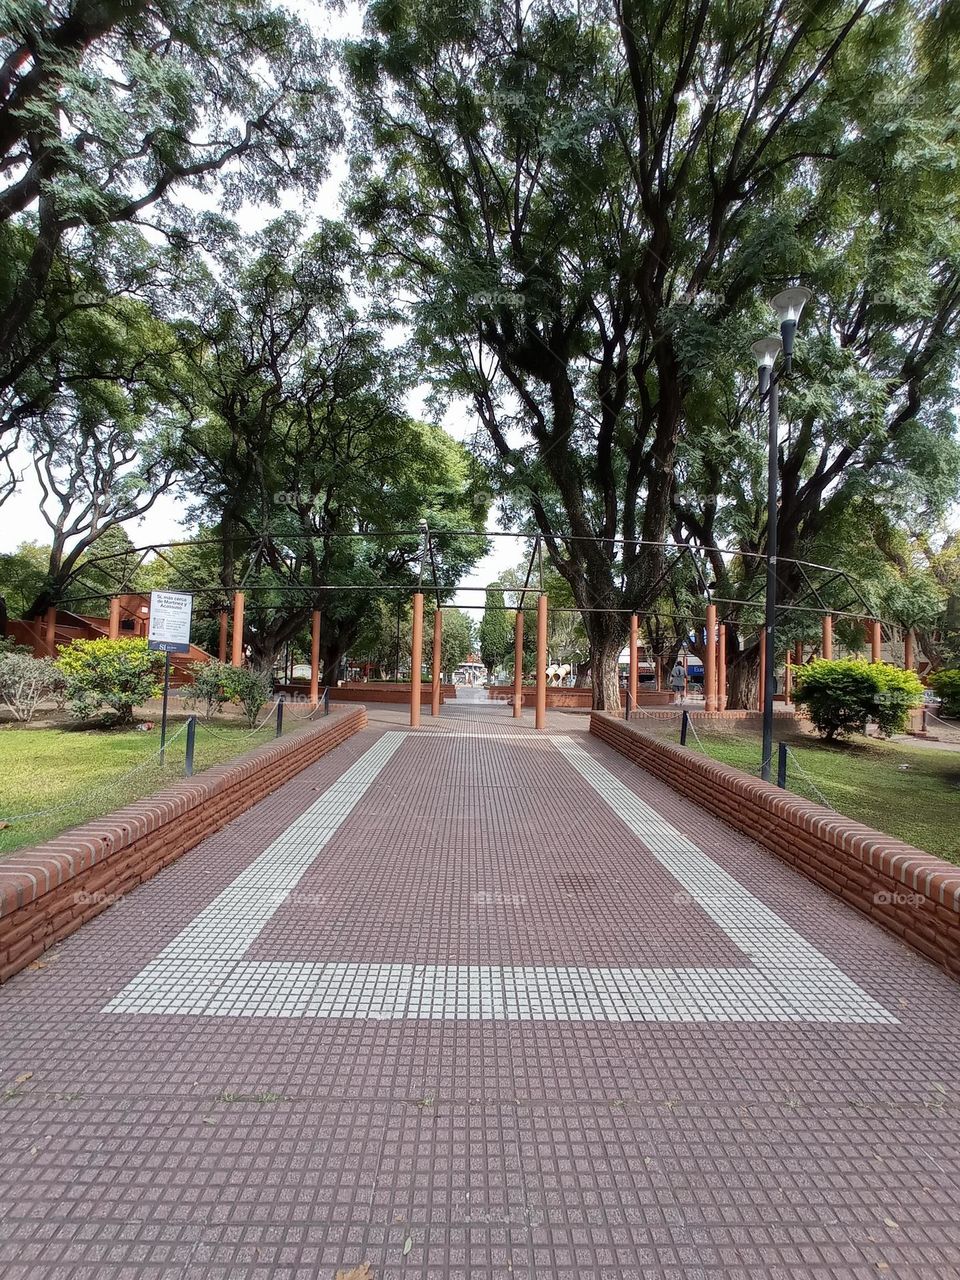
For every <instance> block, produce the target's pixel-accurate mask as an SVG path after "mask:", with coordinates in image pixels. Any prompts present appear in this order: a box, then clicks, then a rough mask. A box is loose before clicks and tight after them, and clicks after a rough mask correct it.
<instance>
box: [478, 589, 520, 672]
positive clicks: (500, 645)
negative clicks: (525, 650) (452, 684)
mask: <svg viewBox="0 0 960 1280" xmlns="http://www.w3.org/2000/svg"><path fill="white" fill-rule="evenodd" d="M512 621H513V615H512V613H510V612H509V611H508V610H507V609H506V608H505V607H504V600H503V591H502V589H501V588H500V587H499V586H496V585H495V586H490V587H487V594H486V597H485V605H484V610H483V618H482V619H481V622H480V637H479V638H480V659H481V661H482V662H483V665H484V666H485V667H486V668H487V671H489V673H490V675H491V676H492V675H493V674H494V672H495V671H496V669H497V668H498V667H500V666H502V665H503V663H504V662H505V661H506V658H507V655H508V653H509V652H510V650H511V649H512V647H513V626H512Z"/></svg>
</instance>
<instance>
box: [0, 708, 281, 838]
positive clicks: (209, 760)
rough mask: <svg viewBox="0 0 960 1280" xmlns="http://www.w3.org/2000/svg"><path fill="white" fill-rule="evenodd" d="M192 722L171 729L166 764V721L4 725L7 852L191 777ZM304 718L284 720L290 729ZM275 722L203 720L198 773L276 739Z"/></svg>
mask: <svg viewBox="0 0 960 1280" xmlns="http://www.w3.org/2000/svg"><path fill="white" fill-rule="evenodd" d="M185 724H186V722H185V720H183V719H180V720H174V721H172V722H171V723H170V725H169V726H168V730H167V752H166V760H165V763H164V764H161V763H160V759H159V755H158V748H159V745H160V726H159V721H158V720H157V721H154V726H155V727H154V728H153V729H152V730H150V731H149V732H143V731H140V730H137V729H104V728H82V727H69V728H34V727H26V728H20V727H19V726H16V725H4V726H2V727H0V822H2V823H3V824H6V825H4V826H3V827H2V828H0V856H2V855H3V854H5V853H11V852H13V851H14V850H16V849H23V848H26V847H28V846H30V845H34V844H39V843H40V842H41V841H43V840H49V839H51V838H52V837H53V836H56V835H59V834H60V832H61V831H65V830H66V829H67V828H69V827H75V826H78V825H79V824H80V823H82V822H87V821H89V820H90V819H91V818H97V817H100V816H102V815H103V814H105V813H110V812H112V810H114V809H119V808H121V807H122V806H123V805H125V804H130V803H132V802H133V801H134V800H139V799H141V798H142V797H143V796H147V795H150V794H152V793H153V792H154V791H159V790H161V789H162V788H163V787H166V786H169V785H170V783H172V782H175V781H176V780H177V779H178V778H182V777H183V776H184V754H185V748H186V727H185ZM301 725H302V721H301V720H299V719H294V718H293V716H292V715H289V714H288V715H287V716H285V718H284V733H285V734H286V733H289V732H293V731H295V730H296V729H298V728H300V727H301ZM275 732H276V729H275V725H274V723H273V720H272V719H271V720H270V722H269V723H267V724H266V725H264V726H263V728H261V729H259V730H257V731H256V732H255V733H251V732H250V731H249V730H248V729H247V727H246V725H245V724H241V723H239V722H238V721H236V720H234V721H230V720H219V721H214V722H213V723H212V724H211V725H209V726H208V725H206V724H204V723H203V722H202V721H201V722H199V723H198V725H197V736H196V746H195V751H194V764H193V770H194V774H198V773H200V772H201V771H202V770H203V769H208V768H210V766H211V765H214V764H222V763H223V762H224V761H226V760H230V759H232V758H233V757H234V756H237V755H240V754H242V753H243V752H246V751H250V750H251V749H252V748H253V747H256V746H261V745H262V744H263V743H265V742H270V741H272V739H273V737H274V734H275Z"/></svg>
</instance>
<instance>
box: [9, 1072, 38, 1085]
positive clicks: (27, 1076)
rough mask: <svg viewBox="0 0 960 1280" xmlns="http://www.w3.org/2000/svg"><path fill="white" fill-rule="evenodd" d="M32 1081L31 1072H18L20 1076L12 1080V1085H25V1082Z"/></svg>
mask: <svg viewBox="0 0 960 1280" xmlns="http://www.w3.org/2000/svg"><path fill="white" fill-rule="evenodd" d="M32 1079H33V1072H32V1071H21V1072H20V1074H19V1075H18V1076H17V1078H16V1080H14V1082H13V1083H14V1084H25V1083H26V1081H27V1080H32Z"/></svg>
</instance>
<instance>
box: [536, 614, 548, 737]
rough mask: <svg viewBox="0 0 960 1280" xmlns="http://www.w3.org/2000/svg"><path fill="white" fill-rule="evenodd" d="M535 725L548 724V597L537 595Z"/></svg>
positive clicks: (539, 726) (543, 726) (544, 725)
mask: <svg viewBox="0 0 960 1280" xmlns="http://www.w3.org/2000/svg"><path fill="white" fill-rule="evenodd" d="M533 723H534V727H535V728H537V729H545V728H546V725H547V597H546V596H545V595H542V596H538V597H537V702H536V714H535V716H534V721H533Z"/></svg>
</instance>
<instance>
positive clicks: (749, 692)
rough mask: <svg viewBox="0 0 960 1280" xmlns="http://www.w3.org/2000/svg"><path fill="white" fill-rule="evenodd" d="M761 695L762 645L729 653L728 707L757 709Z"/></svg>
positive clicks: (731, 709) (754, 645)
mask: <svg viewBox="0 0 960 1280" xmlns="http://www.w3.org/2000/svg"><path fill="white" fill-rule="evenodd" d="M759 696H760V646H759V645H758V644H753V645H751V646H750V647H749V648H748V649H745V650H743V651H742V652H740V653H734V654H732V655H731V654H730V652H729V650H728V653H727V707H728V709H729V710H730V711H756V709H757V705H758V698H759Z"/></svg>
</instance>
